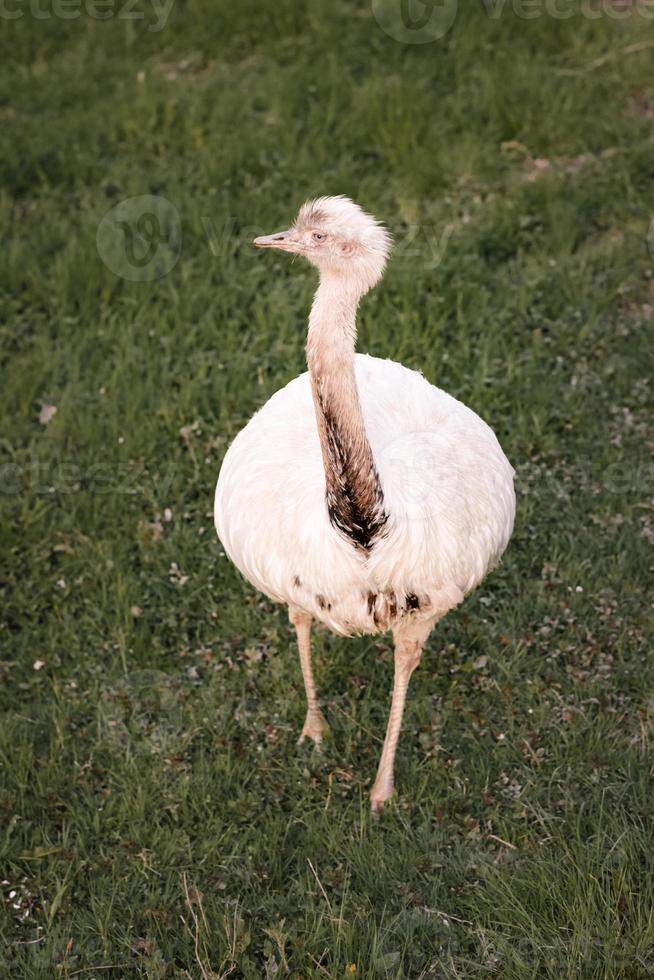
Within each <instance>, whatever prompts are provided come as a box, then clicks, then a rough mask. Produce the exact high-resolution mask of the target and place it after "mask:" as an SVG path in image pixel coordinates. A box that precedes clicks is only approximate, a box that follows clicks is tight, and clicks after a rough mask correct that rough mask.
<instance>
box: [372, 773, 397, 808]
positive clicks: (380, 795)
mask: <svg viewBox="0 0 654 980" xmlns="http://www.w3.org/2000/svg"><path fill="white" fill-rule="evenodd" d="M392 795H393V781H392V780H390V781H388V782H379V781H378V780H377V781H376V782H375V785H374V786H373V788H372V789H371V790H370V808H371V810H372V812H373V813H381V812H382V810H383V809H384V804H385V803H386V802H387V801H388V800H390V798H391V796H392Z"/></svg>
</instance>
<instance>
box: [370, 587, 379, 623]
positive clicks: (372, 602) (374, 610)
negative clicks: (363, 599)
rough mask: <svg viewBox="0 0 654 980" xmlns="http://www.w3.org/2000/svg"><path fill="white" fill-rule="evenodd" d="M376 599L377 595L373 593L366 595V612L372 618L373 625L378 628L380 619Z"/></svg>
mask: <svg viewBox="0 0 654 980" xmlns="http://www.w3.org/2000/svg"><path fill="white" fill-rule="evenodd" d="M377 599H378V595H377V594H376V593H375V592H369V593H368V612H369V614H370V615H371V616H372V621H373V623H374V624H375V626H379V625H380V623H381V619H380V616H379V613H378V612H377V608H376V605H377Z"/></svg>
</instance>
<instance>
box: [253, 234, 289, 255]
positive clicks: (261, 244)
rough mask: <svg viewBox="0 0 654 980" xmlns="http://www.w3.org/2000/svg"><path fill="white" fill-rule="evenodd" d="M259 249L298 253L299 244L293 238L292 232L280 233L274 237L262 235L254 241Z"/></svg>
mask: <svg viewBox="0 0 654 980" xmlns="http://www.w3.org/2000/svg"><path fill="white" fill-rule="evenodd" d="M253 244H254V245H256V246H257V248H281V249H282V251H284V252H297V251H298V246H299V242H297V241H296V240H295V239H294V237H293V232H292V231H290V230H289V231H278V232H276V233H275V234H274V235H261V237H260V238H255V239H254V243H253Z"/></svg>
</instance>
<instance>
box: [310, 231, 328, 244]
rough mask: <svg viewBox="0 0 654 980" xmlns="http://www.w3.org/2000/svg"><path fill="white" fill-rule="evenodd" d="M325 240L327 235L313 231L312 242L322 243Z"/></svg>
mask: <svg viewBox="0 0 654 980" xmlns="http://www.w3.org/2000/svg"><path fill="white" fill-rule="evenodd" d="M326 238H327V235H325V233H324V232H322V231H314V233H313V240H314V242H324V240H325V239H326Z"/></svg>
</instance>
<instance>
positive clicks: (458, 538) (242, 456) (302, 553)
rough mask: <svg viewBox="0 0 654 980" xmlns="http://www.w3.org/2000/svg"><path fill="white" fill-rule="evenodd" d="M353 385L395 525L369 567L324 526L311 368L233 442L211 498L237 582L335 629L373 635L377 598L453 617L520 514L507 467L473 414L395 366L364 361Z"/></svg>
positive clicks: (322, 479) (358, 362)
mask: <svg viewBox="0 0 654 980" xmlns="http://www.w3.org/2000/svg"><path fill="white" fill-rule="evenodd" d="M356 380H357V385H358V388H359V394H360V398H361V405H362V409H363V418H364V423H365V426H366V432H367V434H368V438H369V440H370V444H371V447H372V452H373V456H374V458H375V462H376V464H377V469H378V471H379V477H380V480H381V484H382V487H383V490H384V499H385V501H386V502H387V504H388V511H389V518H390V527H389V528H388V533H387V534H386V535H385V536H384V537H383V538H381V539H380V541H379V543H378V545H376V546H375V548H374V549H373V551H372V553H371V556H370V558H369V559H368V560H367V561H362V560H361V557H360V555H359V554H358V553H357V552H356V551H355V549H354V548H353V547H352V545H351V543H350V542H349V541H347V539H346V538H344V537H343V535H341V534H340V533H339V532H338V531H336V530H335V529H334V528H333V527H332V525H331V524H330V521H329V516H328V513H327V507H326V505H325V474H324V471H323V462H322V457H321V452H320V442H319V439H318V430H317V427H316V419H315V414H314V408H313V400H312V396H311V388H310V384H309V375H308V373H307V374H302V375H300V377H298V378H295V379H294V380H293V381H291V382H290V383H289V384H287V385H286V387H285V388H282V389H281V390H280V391H278V392H277V393H276V394H274V395H273V396H272V398H271V399H270V400H269V401H268V402H267V403H266V404H265V405H264V406H263V408H261V409H260V410H259V411H258V412H257V414H256V415H255V416H254V417H253V418H252V419H251V420H250V422H248V424H247V425H246V426H245V428H244V429H243V430H242V431H241V432H240V433H239V434H238V436H237V437H236V439H235V440H234V442H233V443H232V445H231V447H230V448H229V451H228V453H227V455H226V457H225V460H224V463H223V466H222V470H221V473H220V479H219V481H218V488H217V492H216V513H215V518H216V528H217V530H218V535H219V537H220V540H221V541H222V543H223V545H224V548H225V551H226V553H227V554H228V555H229V557H230V558H231V560H232V561H233V562H234V564H235V565H236V567H237V568H238V569H239V571H240V572H242V574H243V575H244V576H245V578H246V579H248V581H250V582H251V583H252V584H253V585H254V586H255V587H256V588H257V589H259V590H260V591H261V592H264V593H265V594H266V595H267V596H269V597H270V598H271V599H273V600H275V601H276V602H285V603H287V604H289V605H293V604H295V605H298V606H301V607H302V608H303V609H306V611H307V612H310V613H311V615H312V616H313V617H315V618H316V619H319V620H322V621H323V622H324V623H325V624H326V625H327V626H328V627H329V628H330V629H332V630H334V632H336V633H342V634H348V633H352V632H363V633H375V632H379V629H378V628H376V626H375V623H374V621H373V618H372V615H371V612H370V610H369V608H368V596H369V594H370V593H371V592H372V593H373V594H378V593H385V592H388V591H389V590H392V591H393V592H394V593H395V594H396V595H397V596H398V600H399V604H400V605H401V600H402V598H403V597H404V596H406V595H416V596H422V595H427V596H429V597H430V598H431V606H430V607H429V608H428V609H426V610H425V611H424V612H423V613H422V615H423V617H427V618H430V617H431V616H432V615H433V612H434V611H436V610H437V611H439V612H441V614H442V613H445V612H447V610H448V609H451V608H452V606H455V605H456V604H457V603H459V602H460V601H461V600H462V599H463V597H464V595H465V594H466V593H468V592H469V591H470V590H471V589H473V588H474V587H475V586H476V585H478V584H479V582H480V581H481V580H482V578H483V577H484V575H485V574H486V572H487V571H488V569H489V568H491V567H492V566H493V565H494V564H495V563H496V562H497V560H498V559H499V557H500V555H501V554H502V552H503V551H504V549H505V547H506V544H507V542H508V540H509V537H510V535H511V529H512V526H513V514H514V506H515V505H514V494H513V479H512V474H513V470H512V469H511V467H510V465H509V463H508V462H507V459H506V457H505V456H504V454H503V452H502V450H501V448H500V445H499V443H498V441H497V439H496V438H495V435H494V433H493V432H492V430H491V429H490V428H489V427H488V426H487V425H486V423H485V422H483V421H482V420H481V419H480V418H479V416H478V415H475V413H474V412H473V411H471V410H470V409H469V408H467V407H466V406H465V405H463V404H462V403H461V402H459V401H457V400H456V399H455V398H452V397H451V396H450V395H448V394H446V392H444V391H441V390H440V389H438V388H435V387H434V386H433V385H431V384H429V382H428V381H426V380H425V378H423V376H422V375H421V374H418V372H417V371H411V370H409V369H408V368H405V367H403V366H402V365H401V364H397V363H396V362H394V361H389V360H381V359H379V358H377V357H369V356H368V355H365V354H358V355H356ZM297 580H299V582H300V584H299V585H297V584H295V583H296V581H297ZM317 596H322V597H323V599H324V600H325V603H320V602H319V601H318V599H317ZM327 604H329V607H330V608H329V609H327V608H326V606H327ZM417 614H418V615H420V612H418V613H417ZM413 615H414V616H415V615H416V612H415V611H414V613H413Z"/></svg>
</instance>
